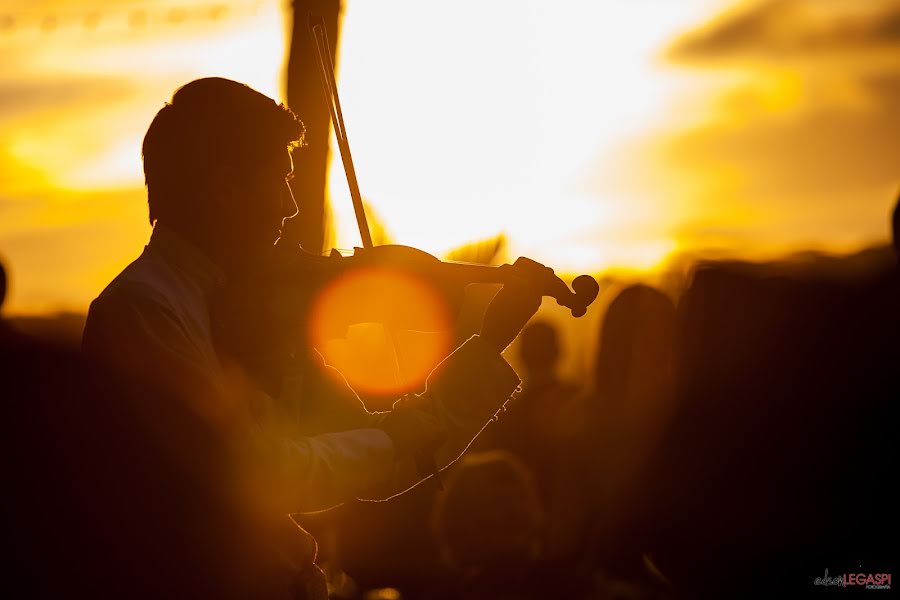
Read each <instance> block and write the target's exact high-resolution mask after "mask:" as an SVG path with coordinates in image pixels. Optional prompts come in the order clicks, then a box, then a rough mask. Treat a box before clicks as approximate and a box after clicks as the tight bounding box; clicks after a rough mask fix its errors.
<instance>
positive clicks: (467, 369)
mask: <svg viewBox="0 0 900 600" xmlns="http://www.w3.org/2000/svg"><path fill="white" fill-rule="evenodd" d="M222 281H223V274H222V272H221V270H220V269H219V268H218V267H216V265H215V264H213V263H212V262H211V261H210V260H209V259H208V258H206V257H205V256H204V255H203V254H202V252H200V250H198V249H197V248H196V247H194V246H193V245H192V244H190V243H189V242H188V241H187V240H185V239H184V238H182V237H181V236H180V235H179V234H177V233H176V232H174V231H172V230H170V229H167V228H165V227H164V226H162V225H159V224H157V226H156V228H155V229H154V231H153V235H152V236H151V239H150V242H149V244H148V245H147V246H146V248H145V249H144V252H143V253H142V254H141V255H140V257H138V258H137V259H136V260H135V261H134V262H133V263H131V264H130V265H129V266H128V267H127V268H126V269H125V270H124V271H123V272H122V273H121V274H120V275H119V276H118V277H116V278H115V279H114V280H113V281H112V283H110V284H109V286H108V287H107V288H106V289H105V290H104V291H103V292H102V293H101V294H100V296H99V297H98V298H97V299H96V300H95V301H94V302H93V303H92V304H91V308H90V311H89V313H88V320H87V324H86V326H85V332H84V339H83V349H84V351H85V352H86V353H87V354H88V355H90V356H92V357H94V358H96V359H97V360H100V361H102V362H104V363H107V364H111V365H113V366H114V367H116V368H118V369H120V370H122V371H125V372H126V373H128V374H130V375H131V376H133V377H136V378H137V379H138V380H142V381H146V382H153V383H155V384H158V385H161V386H163V387H164V388H167V389H176V390H180V391H182V392H183V393H182V394H180V395H181V396H183V397H185V400H186V401H187V402H190V403H191V404H192V407H193V408H194V410H196V411H198V412H199V413H201V414H203V415H204V416H205V417H206V418H208V419H210V420H213V421H220V422H221V421H225V422H227V423H232V422H233V420H234V419H231V418H230V417H232V416H233V415H234V414H235V410H238V411H239V410H241V409H242V408H246V407H247V406H252V407H253V408H252V410H251V411H250V412H252V413H253V415H254V418H253V419H252V420H251V421H250V422H251V423H252V425H251V426H250V427H249V428H248V429H249V436H250V437H251V438H252V439H253V444H254V446H255V447H256V449H257V450H259V449H260V448H262V449H264V450H263V452H262V453H260V452H257V453H256V454H258V455H259V454H263V455H265V456H266V458H267V459H268V461H269V464H270V465H271V470H272V472H273V473H275V474H276V479H277V480H278V481H279V482H280V485H279V489H278V490H277V492H276V494H275V495H276V497H277V498H276V499H275V500H273V502H275V505H276V506H278V507H281V508H283V509H284V510H285V512H289V511H297V512H302V511H308V510H319V509H323V508H327V507H330V506H333V505H335V504H338V503H340V502H343V501H346V500H349V499H352V498H355V497H369V498H374V499H380V498H386V497H389V496H391V495H393V494H396V493H399V492H401V491H403V490H405V489H407V488H408V487H410V486H412V485H414V484H415V483H417V482H418V481H419V480H420V479H421V475H420V474H419V473H418V472H417V471H416V468H415V465H414V464H413V461H412V460H411V459H407V460H395V457H394V450H393V446H392V444H391V441H390V438H389V437H388V436H387V434H385V433H384V431H382V430H381V429H378V428H376V427H375V426H374V425H375V417H376V415H374V414H373V413H369V412H368V411H367V410H366V409H365V407H364V406H363V404H362V403H361V401H360V400H359V398H358V397H357V396H356V394H355V393H354V392H353V390H352V389H350V388H349V387H348V386H347V384H346V382H345V381H344V380H343V378H342V377H341V376H340V374H339V373H337V372H336V371H335V370H334V369H331V368H329V367H325V366H324V365H323V366H322V375H321V377H318V378H317V379H316V380H315V381H287V382H286V385H285V388H284V392H283V394H284V395H286V396H288V397H289V396H291V395H298V394H313V395H315V396H316V398H315V400H316V401H315V402H313V403H301V404H307V405H308V404H312V405H315V406H322V407H327V408H326V410H328V412H329V415H327V418H322V415H309V419H310V421H311V422H315V423H317V424H319V429H318V430H315V431H310V430H309V428H304V429H305V430H306V431H304V432H303V433H302V434H301V433H300V432H298V431H297V430H293V431H292V430H291V429H290V428H285V427H284V420H283V419H279V418H278V415H277V408H276V407H277V405H278V403H277V402H274V400H273V399H272V398H268V397H266V396H265V394H263V393H262V392H260V391H258V390H253V391H252V392H251V391H250V390H248V389H247V387H245V386H241V385H238V384H237V383H236V382H235V379H234V378H233V377H231V374H230V373H229V372H227V370H226V369H224V368H223V365H222V363H221V361H220V360H219V357H218V355H217V354H216V350H215V348H214V345H213V341H212V335H211V326H210V295H211V293H212V292H213V291H214V290H215V289H216V287H217V286H218V285H220V284H221V283H222ZM519 383H520V381H519V378H518V377H517V376H516V374H515V372H514V371H513V370H512V369H511V367H510V366H509V365H508V364H507V363H506V361H505V360H503V358H502V357H501V356H500V354H499V353H498V352H497V351H496V349H494V348H492V347H490V345H489V344H487V343H485V342H483V341H482V340H481V339H480V338H479V337H478V336H473V337H472V338H471V339H470V340H468V341H467V342H466V343H465V344H463V345H462V346H461V347H460V348H458V349H457V350H456V351H455V352H453V353H452V354H451V355H450V356H449V357H448V358H447V359H445V360H444V361H443V362H442V363H441V365H439V366H438V367H437V368H436V369H435V371H434V372H433V373H432V374H431V375H430V376H429V378H428V381H427V383H426V391H425V394H428V395H429V396H430V397H431V399H432V403H431V404H432V406H433V407H434V412H435V414H436V415H437V416H438V418H439V419H440V420H441V421H442V423H443V424H444V426H445V427H446V428H447V430H448V441H447V442H446V443H445V444H444V446H442V447H441V448H440V449H439V451H438V452H437V453H436V455H435V460H436V462H437V464H438V466H445V465H447V464H449V463H450V462H452V461H453V460H455V459H456V458H457V457H458V456H459V455H460V454H461V453H462V452H463V451H464V450H465V448H466V447H467V446H468V445H469V443H470V442H471V441H472V439H473V438H474V437H475V436H476V435H477V434H478V433H479V432H480V431H481V429H482V428H483V427H484V425H485V424H486V423H487V421H488V420H489V419H490V418H491V417H492V416H493V415H494V414H495V413H496V412H497V411H498V410H500V409H501V408H502V406H503V404H504V402H505V401H506V399H507V398H509V397H510V395H511V394H512V392H513V391H514V390H515V389H516V388H517V387H518V385H519ZM235 388H239V389H240V393H239V394H237V395H238V396H240V398H239V399H238V404H239V405H238V407H237V409H235V406H234V395H235V394H233V393H232V392H234V389H235ZM248 395H252V396H254V397H253V398H252V399H247V398H246V396H248ZM287 400H290V398H287ZM241 403H243V405H241ZM285 404H296V403H292V402H286V403H285ZM259 407H263V409H262V410H259ZM239 422H241V423H244V422H245V421H242V420H239Z"/></svg>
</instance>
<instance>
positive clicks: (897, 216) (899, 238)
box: [892, 194, 900, 255]
mask: <svg viewBox="0 0 900 600" xmlns="http://www.w3.org/2000/svg"><path fill="white" fill-rule="evenodd" d="M892 229H893V233H894V249H895V250H896V251H897V254H898V255H900V194H898V196H897V204H896V205H895V206H894V219H893V228H892Z"/></svg>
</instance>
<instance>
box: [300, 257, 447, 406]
mask: <svg viewBox="0 0 900 600" xmlns="http://www.w3.org/2000/svg"><path fill="white" fill-rule="evenodd" d="M361 300H363V301H362V302H361ZM376 323H378V324H376ZM381 323H384V325H381ZM348 324H349V326H348ZM452 327H453V322H452V320H451V318H450V314H449V310H448V308H447V305H446V303H445V302H444V300H443V299H442V298H441V297H440V295H438V294H437V293H436V292H435V291H434V290H433V289H432V288H430V287H429V286H427V285H425V284H423V283H422V282H421V281H419V280H417V279H416V278H414V277H412V276H411V275H409V274H407V273H403V272H400V271H398V270H395V269H389V268H380V267H372V268H367V269H363V270H360V271H355V272H353V273H350V274H348V275H346V276H344V277H342V278H339V279H337V280H336V281H334V282H332V283H331V284H330V285H329V286H327V287H326V288H325V289H324V290H323V291H322V293H321V294H320V295H319V297H318V298H317V299H316V300H315V301H314V303H313V307H312V310H311V312H310V322H309V332H310V333H309V335H310V339H311V340H312V345H313V346H314V347H316V348H317V349H318V350H319V351H320V352H322V354H323V355H324V356H325V360H326V362H328V364H330V365H333V366H335V367H337V369H338V370H339V371H341V373H343V375H344V376H345V377H346V378H347V381H348V382H349V383H350V386H351V387H352V388H353V389H355V390H358V391H360V392H363V393H373V394H394V393H400V392H404V391H410V390H419V389H421V388H422V386H423V384H424V383H425V378H426V377H427V376H428V373H430V372H431V370H432V369H433V368H434V367H435V365H437V364H438V363H439V362H440V361H441V360H442V359H443V358H444V357H445V356H446V355H447V354H448V353H449V352H450V349H451V344H452V341H453V333H452ZM388 328H389V329H388Z"/></svg>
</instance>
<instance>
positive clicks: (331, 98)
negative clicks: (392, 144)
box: [307, 13, 373, 249]
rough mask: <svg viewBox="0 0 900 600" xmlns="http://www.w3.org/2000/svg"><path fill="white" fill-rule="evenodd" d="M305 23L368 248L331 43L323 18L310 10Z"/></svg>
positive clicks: (366, 224)
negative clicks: (316, 59) (317, 62)
mask: <svg viewBox="0 0 900 600" xmlns="http://www.w3.org/2000/svg"><path fill="white" fill-rule="evenodd" d="M307 25H308V26H309V31H310V33H311V34H312V38H313V45H314V47H315V50H316V56H317V57H318V58H319V67H320V68H319V77H320V78H321V80H322V89H323V90H324V91H325V102H326V103H327V104H328V111H329V113H331V123H332V125H333V126H334V135H335V137H336V138H337V143H338V148H339V149H340V153H341V161H342V162H343V163H344V173H345V174H346V176H347V185H348V186H349V187H350V199H351V200H352V201H353V211H354V212H355V213H356V223H357V225H358V226H359V236H360V238H362V245H363V248H365V249H369V248H372V246H373V244H372V233H371V232H370V231H369V221H368V219H367V218H366V209H365V207H364V206H363V202H362V195H361V194H360V193H359V181H357V179H356V169H355V168H354V166H353V155H351V154H350V142H349V141H348V139H347V128H346V127H345V126H344V113H343V112H342V111H341V98H340V96H338V90H337V81H336V80H335V77H334V63H333V62H332V61H331V51H330V47H331V46H330V44H329V42H328V31H327V30H326V29H325V19H323V18H322V17H320V16H318V15H314V14H313V13H309V17H308V19H307Z"/></svg>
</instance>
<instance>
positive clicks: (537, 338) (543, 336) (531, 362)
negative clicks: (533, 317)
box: [519, 321, 559, 377]
mask: <svg viewBox="0 0 900 600" xmlns="http://www.w3.org/2000/svg"><path fill="white" fill-rule="evenodd" d="M519 356H520V357H521V358H522V363H523V365H524V367H525V370H526V371H527V373H526V377H527V376H529V375H535V374H538V373H547V372H550V373H552V372H553V371H554V370H555V369H556V365H557V363H558V362H559V339H558V336H557V333H556V328H554V327H553V325H551V324H550V323H547V322H546V321H536V322H534V323H529V324H528V326H527V327H525V329H523V330H522V334H521V345H520V346H519Z"/></svg>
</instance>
